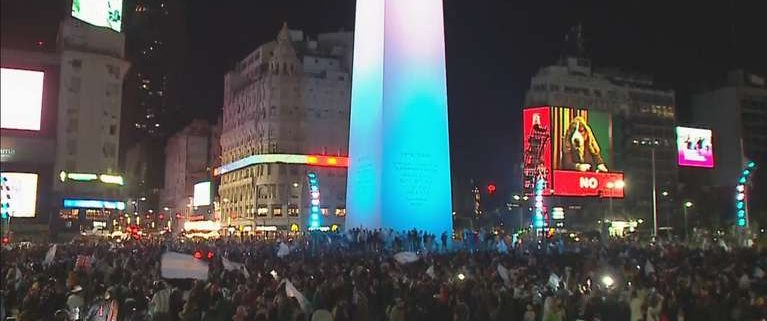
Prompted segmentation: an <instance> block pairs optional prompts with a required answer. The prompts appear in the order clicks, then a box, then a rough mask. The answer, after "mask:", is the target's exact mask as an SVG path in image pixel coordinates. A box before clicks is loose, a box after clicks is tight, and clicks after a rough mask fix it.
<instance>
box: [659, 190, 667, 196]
mask: <svg viewBox="0 0 767 321" xmlns="http://www.w3.org/2000/svg"><path fill="white" fill-rule="evenodd" d="M660 195H663V196H668V192H667V191H663V193H660Z"/></svg>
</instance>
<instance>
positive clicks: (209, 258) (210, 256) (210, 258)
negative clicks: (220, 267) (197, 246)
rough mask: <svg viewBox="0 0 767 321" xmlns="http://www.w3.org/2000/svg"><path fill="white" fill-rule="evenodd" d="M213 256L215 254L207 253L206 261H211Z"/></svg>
mask: <svg viewBox="0 0 767 321" xmlns="http://www.w3.org/2000/svg"><path fill="white" fill-rule="evenodd" d="M213 256H215V254H213V252H211V251H208V260H212V259H213Z"/></svg>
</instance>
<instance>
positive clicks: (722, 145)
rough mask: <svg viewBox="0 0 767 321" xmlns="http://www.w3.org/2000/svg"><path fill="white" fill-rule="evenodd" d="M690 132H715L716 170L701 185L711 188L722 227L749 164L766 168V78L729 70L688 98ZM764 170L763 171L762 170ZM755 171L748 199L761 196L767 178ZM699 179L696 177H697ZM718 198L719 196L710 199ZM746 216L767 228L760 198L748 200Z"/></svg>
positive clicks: (729, 217)
mask: <svg viewBox="0 0 767 321" xmlns="http://www.w3.org/2000/svg"><path fill="white" fill-rule="evenodd" d="M691 104H692V113H691V122H690V127H700V128H707V129H711V130H712V131H713V145H714V146H713V147H714V168H713V169H712V170H711V171H713V172H712V173H711V174H712V175H710V177H709V178H708V180H707V181H704V182H702V183H705V184H707V185H712V186H714V190H713V192H715V193H711V194H709V195H710V196H709V197H708V199H718V200H719V202H718V204H711V205H710V208H711V210H712V212H715V213H718V214H721V219H723V220H724V221H725V222H728V221H733V220H734V214H733V213H734V200H733V197H732V195H734V194H733V193H734V189H735V185H736V184H737V179H738V177H740V173H741V171H742V169H743V165H744V163H745V162H746V161H747V160H750V161H754V162H756V163H757V164H758V165H759V166H761V167H764V166H765V164H767V85H766V81H765V76H763V75H758V74H754V73H749V72H746V71H744V70H733V71H730V72H729V73H728V75H727V77H726V79H724V81H720V82H719V83H718V84H716V85H714V86H711V88H710V89H707V90H703V91H701V92H699V93H697V94H694V95H693V96H692V100H691ZM762 170H763V169H762ZM762 170H758V171H757V173H756V175H754V176H753V182H752V183H751V189H750V192H751V195H764V194H765V184H766V183H767V179H765V177H766V175H765V174H764V172H762ZM698 176H699V175H698ZM713 194H718V195H721V196H717V195H713ZM749 213H750V216H751V217H752V220H753V219H757V220H759V221H760V223H761V224H767V203H766V202H765V201H764V200H763V197H750V198H749Z"/></svg>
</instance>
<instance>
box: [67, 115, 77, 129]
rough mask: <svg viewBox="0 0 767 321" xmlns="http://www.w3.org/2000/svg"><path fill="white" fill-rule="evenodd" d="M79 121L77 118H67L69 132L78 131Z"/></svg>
mask: <svg viewBox="0 0 767 321" xmlns="http://www.w3.org/2000/svg"><path fill="white" fill-rule="evenodd" d="M78 123H79V122H78V121H77V118H69V119H68V120H67V133H76V132H77V127H78V125H79V124H78Z"/></svg>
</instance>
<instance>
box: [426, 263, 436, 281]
mask: <svg viewBox="0 0 767 321" xmlns="http://www.w3.org/2000/svg"><path fill="white" fill-rule="evenodd" d="M426 275H428V276H429V277H431V278H432V279H436V278H437V275H436V274H434V265H432V266H429V268H428V269H426Z"/></svg>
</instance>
